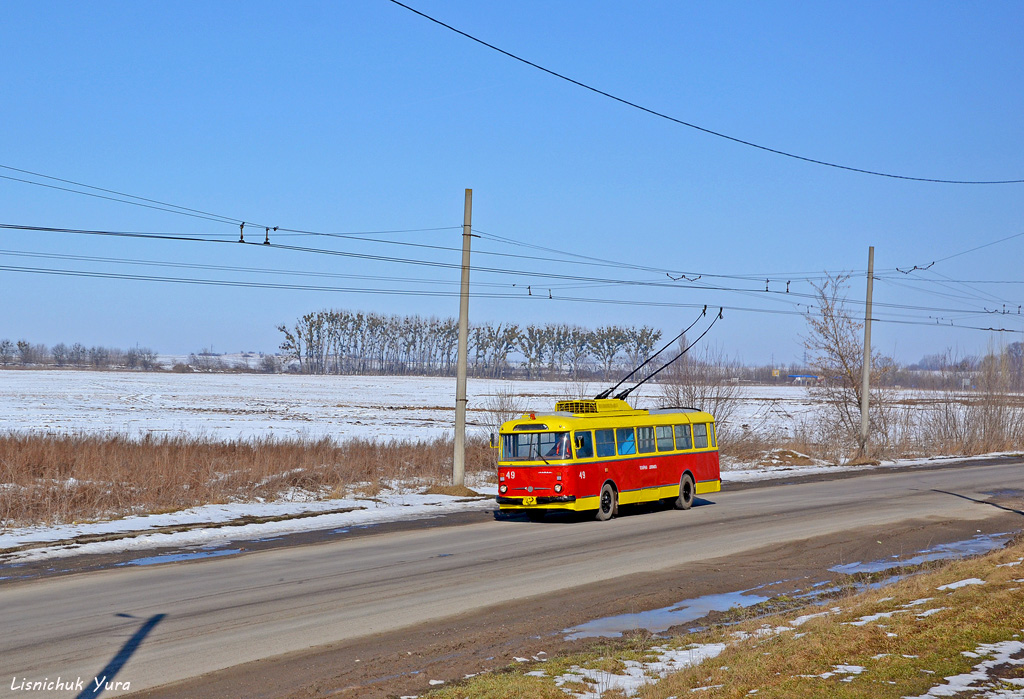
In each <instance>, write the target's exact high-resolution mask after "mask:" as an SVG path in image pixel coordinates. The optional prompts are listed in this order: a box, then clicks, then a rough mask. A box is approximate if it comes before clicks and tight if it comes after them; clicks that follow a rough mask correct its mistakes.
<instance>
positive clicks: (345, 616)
mask: <svg viewBox="0 0 1024 699" xmlns="http://www.w3.org/2000/svg"><path fill="white" fill-rule="evenodd" d="M1013 490H1017V491H1024V464H1022V463H1019V462H1018V463H1012V464H1000V465H991V464H988V465H985V464H983V465H964V466H961V467H958V468H942V469H935V470H928V469H916V470H911V471H901V472H886V471H876V472H872V473H868V474H865V475H858V476H855V477H850V478H843V479H841V480H834V481H818V482H809V483H801V484H794V485H768V486H764V487H755V488H748V489H744V490H737V491H734V492H729V491H728V490H726V491H724V492H722V493H717V494H715V495H714V496H712V497H710V498H708V499H707V500H708V501H710V502H706V504H703V505H701V506H698V507H694V508H693V509H692V510H690V511H688V512H676V511H661V512H649V513H645V514H639V515H635V516H623V517H619V518H617V519H614V520H612V521H610V522H606V523H599V522H590V521H579V522H565V521H560V522H548V523H541V524H535V523H530V522H526V521H523V522H519V521H493V522H490V521H489V522H484V523H477V524H467V525H463V526H452V527H434V528H430V529H423V530H414V531H402V532H392V533H382V534H380V535H374V536H363V537H360V538H353V539H341V540H338V541H332V542H329V543H323V544H316V545H309V546H300V547H291V548H281V549H275V550H268V551H261V552H255V553H250V554H245V555H239V556H227V557H222V558H213V559H207V560H202V561H192V562H185V563H172V564H165V565H157V566H151V567H142V568H138V567H125V568H117V569H111V570H102V571H95V572H88V573H82V574H78V575H68V576H63V577H56V578H49V579H45V578H44V579H37V580H29V581H25V582H18V583H13V584H8V585H4V586H3V587H0V694H6V693H8V692H9V693H10V694H12V695H15V694H17V695H24V692H22V691H20V690H19V686H18V683H19V682H23V681H27V682H35V681H44V680H46V679H48V680H50V681H55V680H56V679H57V678H58V677H60V678H61V679H62V681H68V680H71V681H74V680H76V679H77V678H81V679H82V680H83V681H84V686H85V688H86V689H87V688H88V687H89V686H91V685H92V683H93V678H94V677H104V676H106V677H107V678H108V680H109V681H112V682H121V683H128V687H127V688H128V689H130V691H133V692H134V691H137V690H140V689H145V688H148V687H155V686H158V685H163V684H166V683H170V682H175V681H179V680H183V679H186V678H190V677H196V676H198V675H201V674H204V673H208V672H212V671H216V670H219V669H222V668H226V667H230V666H234V665H238V664H240V663H245V662H250V661H254V660H258V659H261V658H268V657H271V656H276V655H280V654H283V653H288V652H293V651H302V650H305V649H308V648H311V647H313V646H318V645H321V644H336V643H337V642H339V641H346V640H349V639H357V638H360V637H366V636H369V635H371V634H380V633H383V632H392V631H396V630H400V629H404V628H409V627H413V626H415V625H417V624H421V623H423V622H428V621H431V620H439V619H442V618H446V617H451V616H453V615H456V614H460V613H464V612H467V611H472V610H483V609H485V608H491V609H492V610H494V609H495V608H496V609H498V610H500V608H501V606H502V605H514V604H516V602H517V601H520V600H526V599H528V598H532V597H536V596H539V595H551V594H552V593H557V592H559V591H564V590H568V589H571V588H579V587H582V586H587V585H592V584H594V583H598V582H601V581H608V580H612V579H615V578H620V577H622V576H623V575H626V574H631V575H638V574H642V573H644V572H657V571H665V570H669V569H674V568H678V567H680V566H685V565H686V564H687V563H688V562H697V561H702V560H706V559H710V558H722V557H728V556H733V555H738V554H743V553H749V552H751V551H755V550H758V549H763V548H766V547H770V546H777V545H779V544H781V543H785V542H797V541H802V540H807V539H812V538H815V537H821V536H826V535H837V534H842V533H844V532H852V531H855V530H859V529H861V528H868V527H876V528H877V527H879V526H882V527H884V526H886V525H895V524H897V523H903V522H907V521H911V520H914V521H921V522H925V523H927V522H930V521H932V522H936V523H938V522H947V521H950V520H961V521H976V520H984V519H987V518H991V517H996V516H1004V517H1005V516H1006V514H1007V511H1006V509H1005V508H1001V507H999V506H997V505H995V504H993V503H994V502H998V495H999V494H1000V493H1005V492H1006V491H1013ZM7 682H11V684H7ZM124 689H125V686H124V684H121V686H120V688H114V687H113V686H112V687H111V688H110V689H109V690H107V691H104V692H103V693H102V695H103V696H114V695H117V694H119V693H123V690H124ZM33 696H92V695H89V694H79V693H78V692H77V691H76V692H73V693H69V692H68V691H54V692H45V691H44V692H33Z"/></svg>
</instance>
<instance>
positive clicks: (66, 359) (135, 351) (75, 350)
mask: <svg viewBox="0 0 1024 699" xmlns="http://www.w3.org/2000/svg"><path fill="white" fill-rule="evenodd" d="M12 365H20V366H40V365H44V366H54V367H61V368H64V367H68V368H80V369H112V368H125V369H142V370H145V371H152V370H155V369H159V368H160V364H159V362H158V361H157V354H156V352H154V351H153V350H151V349H150V348H148V347H132V348H131V349H127V350H123V349H119V348H116V347H102V346H99V345H93V346H91V347H86V346H85V345H83V344H81V343H80V342H76V343H74V344H72V345H66V344H64V343H63V342H60V343H57V344H56V345H54V346H53V347H47V346H46V345H44V344H41V343H34V342H29V341H28V340H18V341H17V342H12V341H11V340H0V366H5V367H6V366H12Z"/></svg>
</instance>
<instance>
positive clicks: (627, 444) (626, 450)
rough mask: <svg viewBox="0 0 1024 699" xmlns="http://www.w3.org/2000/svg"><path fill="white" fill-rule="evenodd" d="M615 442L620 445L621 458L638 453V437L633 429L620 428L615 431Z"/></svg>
mask: <svg viewBox="0 0 1024 699" xmlns="http://www.w3.org/2000/svg"><path fill="white" fill-rule="evenodd" d="M615 442H616V443H617V444H618V445H619V456H626V455H629V454H635V453H636V436H635V435H634V434H633V428H632V427H619V428H618V429H616V430H615Z"/></svg>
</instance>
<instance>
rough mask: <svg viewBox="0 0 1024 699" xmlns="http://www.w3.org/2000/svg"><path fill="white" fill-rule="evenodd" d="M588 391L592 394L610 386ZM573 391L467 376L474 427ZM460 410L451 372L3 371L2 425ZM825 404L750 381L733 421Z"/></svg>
mask: <svg viewBox="0 0 1024 699" xmlns="http://www.w3.org/2000/svg"><path fill="white" fill-rule="evenodd" d="M587 388H588V391H587V393H588V394H589V395H593V394H596V393H597V392H598V391H600V390H601V389H603V388H605V386H603V385H598V384H591V385H589V386H588V387H587ZM575 390H578V387H576V386H568V385H566V384H565V383H564V382H559V381H515V382H510V381H503V380H489V379H470V380H469V385H468V398H469V415H468V418H467V420H468V423H469V428H470V430H471V431H472V430H476V431H477V432H478V433H482V434H484V433H487V432H488V431H489V430H490V428H489V427H488V426H487V424H488V422H489V415H488V414H487V409H488V407H489V405H490V404H491V403H492V401H493V400H494V399H495V395H496V394H498V393H501V392H505V391H510V392H513V393H514V394H516V395H518V396H519V397H520V400H521V401H522V403H521V404H522V408H523V409H524V410H538V411H541V410H551V409H553V408H554V402H555V401H556V400H558V399H560V398H564V397H566V396H567V395H569V394H570V393H571V392H572V391H575ZM634 395H636V394H634ZM631 398H632V397H631ZM658 398H659V392H658V388H657V386H654V387H649V386H644V387H643V388H642V389H641V391H640V392H639V396H638V401H637V404H638V407H654V406H655V405H656V403H657V399H658ZM454 406H455V380H454V379H453V378H450V377H419V376H299V375H291V374H270V375H267V374H174V373H169V372H168V373H164V372H160V373H142V372H113V371H112V372H93V371H55V370H54V371H0V431H27V432H61V433H69V432H71V433H88V434H124V435H131V436H136V437H137V436H142V435H145V434H155V435H167V434H170V435H174V434H187V435H199V436H205V437H207V438H209V439H215V440H233V439H248V438H252V437H267V436H275V437H282V438H285V437H288V438H291V437H309V438H317V437H324V436H328V437H332V438H334V439H336V440H339V441H340V440H344V439H349V438H352V437H363V438H370V439H391V438H398V439H422V438H432V437H438V436H441V435H443V434H445V433H450V432H451V430H452V425H453V423H454V421H455V407H454ZM818 407H820V406H819V405H818V404H816V403H815V402H814V400H813V399H812V398H811V397H810V396H809V395H808V393H807V390H806V389H805V388H803V387H800V386H751V387H743V389H742V399H741V405H740V407H739V408H738V410H737V413H736V418H737V419H736V422H737V423H743V424H749V425H750V426H751V428H752V429H763V428H764V427H765V426H767V425H769V424H771V425H774V426H779V427H783V428H790V427H792V426H793V425H794V424H795V423H796V422H797V421H799V420H800V419H801V418H803V417H806V416H807V415H808V414H810V413H812V412H813V411H814V410H815V409H817V408H818Z"/></svg>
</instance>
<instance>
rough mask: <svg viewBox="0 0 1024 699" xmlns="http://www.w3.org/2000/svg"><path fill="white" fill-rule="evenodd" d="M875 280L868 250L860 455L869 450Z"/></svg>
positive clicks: (873, 257) (873, 256)
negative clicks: (873, 289) (872, 302)
mask: <svg viewBox="0 0 1024 699" xmlns="http://www.w3.org/2000/svg"><path fill="white" fill-rule="evenodd" d="M874 280H875V248H874V246H872V247H869V248H868V295H867V301H866V303H865V304H864V368H863V370H862V371H861V384H860V453H861V455H862V456H866V455H867V449H868V424H869V423H868V403H869V398H870V395H871V290H872V287H873V282H874Z"/></svg>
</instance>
